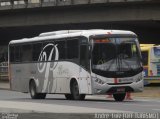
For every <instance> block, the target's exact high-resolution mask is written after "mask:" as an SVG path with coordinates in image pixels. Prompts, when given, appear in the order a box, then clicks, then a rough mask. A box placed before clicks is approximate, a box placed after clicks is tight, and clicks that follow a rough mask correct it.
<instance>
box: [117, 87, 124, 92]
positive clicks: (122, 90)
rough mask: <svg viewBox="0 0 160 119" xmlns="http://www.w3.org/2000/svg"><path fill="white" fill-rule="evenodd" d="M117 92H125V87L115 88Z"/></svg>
mask: <svg viewBox="0 0 160 119" xmlns="http://www.w3.org/2000/svg"><path fill="white" fill-rule="evenodd" d="M117 92H125V88H117Z"/></svg>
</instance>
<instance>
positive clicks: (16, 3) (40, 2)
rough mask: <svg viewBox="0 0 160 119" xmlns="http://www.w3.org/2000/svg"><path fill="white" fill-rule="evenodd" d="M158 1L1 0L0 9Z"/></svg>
mask: <svg viewBox="0 0 160 119" xmlns="http://www.w3.org/2000/svg"><path fill="white" fill-rule="evenodd" d="M146 1H157V0H0V8H1V9H2V8H6V9H12V8H14V9H15V8H33V7H45V6H65V5H77V4H94V3H111V2H146Z"/></svg>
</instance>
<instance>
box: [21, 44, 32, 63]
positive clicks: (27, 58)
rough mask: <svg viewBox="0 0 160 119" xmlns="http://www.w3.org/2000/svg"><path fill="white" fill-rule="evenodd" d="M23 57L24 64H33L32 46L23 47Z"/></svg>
mask: <svg viewBox="0 0 160 119" xmlns="http://www.w3.org/2000/svg"><path fill="white" fill-rule="evenodd" d="M21 52H22V55H21V60H22V62H31V61H32V45H30V44H28V45H22V50H21Z"/></svg>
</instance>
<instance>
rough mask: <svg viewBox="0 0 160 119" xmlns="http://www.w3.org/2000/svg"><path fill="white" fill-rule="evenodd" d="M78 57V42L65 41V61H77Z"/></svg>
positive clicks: (75, 40) (76, 40)
mask: <svg viewBox="0 0 160 119" xmlns="http://www.w3.org/2000/svg"><path fill="white" fill-rule="evenodd" d="M78 57H79V40H78V39H77V38H76V39H71V40H67V59H78Z"/></svg>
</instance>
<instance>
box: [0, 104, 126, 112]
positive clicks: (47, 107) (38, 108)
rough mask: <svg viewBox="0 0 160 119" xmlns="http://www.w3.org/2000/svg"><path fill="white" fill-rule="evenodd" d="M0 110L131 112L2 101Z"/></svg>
mask: <svg viewBox="0 0 160 119" xmlns="http://www.w3.org/2000/svg"><path fill="white" fill-rule="evenodd" d="M0 108H8V109H18V110H20V109H22V110H28V111H29V112H48V113H113V112H116V113H117V112H119V113H122V112H129V111H120V110H110V109H101V108H90V107H77V106H67V105H58V104H42V103H33V102H16V101H0Z"/></svg>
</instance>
